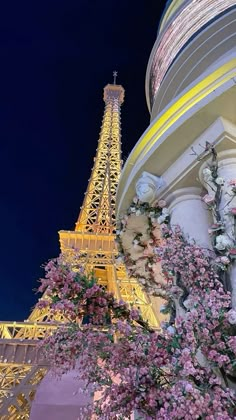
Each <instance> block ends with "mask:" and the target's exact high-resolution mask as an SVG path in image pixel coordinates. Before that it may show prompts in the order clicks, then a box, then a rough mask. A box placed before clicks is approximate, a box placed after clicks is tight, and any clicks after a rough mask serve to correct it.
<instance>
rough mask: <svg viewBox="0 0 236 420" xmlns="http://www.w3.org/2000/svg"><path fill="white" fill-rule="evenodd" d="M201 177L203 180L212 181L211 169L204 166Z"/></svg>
mask: <svg viewBox="0 0 236 420" xmlns="http://www.w3.org/2000/svg"><path fill="white" fill-rule="evenodd" d="M203 179H204V181H206V182H207V181H212V179H213V178H212V173H211V170H210V169H209V168H205V169H203Z"/></svg>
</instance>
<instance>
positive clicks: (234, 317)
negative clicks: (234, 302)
mask: <svg viewBox="0 0 236 420" xmlns="http://www.w3.org/2000/svg"><path fill="white" fill-rule="evenodd" d="M227 318H228V321H229V323H230V324H231V325H235V324H236V311H234V310H233V309H230V311H229V312H228V313H227Z"/></svg>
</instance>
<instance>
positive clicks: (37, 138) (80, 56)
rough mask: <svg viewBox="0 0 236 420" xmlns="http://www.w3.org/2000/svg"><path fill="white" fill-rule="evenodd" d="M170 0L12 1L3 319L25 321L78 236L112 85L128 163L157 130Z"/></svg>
mask: <svg viewBox="0 0 236 420" xmlns="http://www.w3.org/2000/svg"><path fill="white" fill-rule="evenodd" d="M164 7H165V0H109V1H108V0H55V1H53V0H47V1H44V0H41V1H32V0H29V1H26V0H23V1H19V0H12V1H5V2H2V4H1V13H0V54H1V65H0V85H1V86H0V107H1V109H0V139H1V141H0V148H1V152H0V180H1V181H0V197H1V199H0V220H1V253H0V281H1V294H0V319H1V320H24V319H26V318H27V316H28V314H29V312H30V310H31V308H32V306H33V305H34V304H35V302H36V300H37V298H38V296H36V295H35V294H34V292H33V289H34V288H36V287H37V279H38V278H39V277H40V276H41V275H42V274H43V271H42V270H41V268H40V266H41V265H42V263H44V262H45V261H47V260H48V259H49V258H51V257H55V256H57V255H58V253H59V241H58V233H57V232H58V231H59V230H61V229H65V230H70V229H74V225H75V222H76V220H77V217H78V213H79V208H80V206H81V205H82V200H83V196H84V191H85V190H86V187H87V182H88V178H89V176H90V171H91V168H92V164H93V157H94V155H95V149H96V147H97V140H98V134H99V130H100V126H101V119H102V115H103V109H104V107H103V100H102V93H103V87H104V86H105V85H106V84H107V83H109V82H112V71H113V70H118V73H119V75H118V80H117V82H118V83H121V84H122V85H123V86H124V88H125V90H126V98H125V104H124V105H123V107H122V133H123V136H122V143H123V145H122V148H123V158H124V159H126V158H127V156H128V154H129V153H130V151H131V150H132V147H133V146H134V145H135V143H136V142H137V141H138V139H139V137H140V136H141V134H142V133H143V131H144V130H145V129H146V128H147V125H148V123H149V114H148V110H147V106H146V101H145V92H144V82H145V72H146V66H147V62H148V58H149V54H150V51H151V49H152V46H153V44H154V42H155V38H156V34H157V28H158V23H159V20H160V16H161V13H162V11H163V9H164Z"/></svg>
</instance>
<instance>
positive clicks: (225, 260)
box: [220, 256, 230, 265]
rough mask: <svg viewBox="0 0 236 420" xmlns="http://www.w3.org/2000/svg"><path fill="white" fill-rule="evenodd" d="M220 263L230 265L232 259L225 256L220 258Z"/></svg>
mask: <svg viewBox="0 0 236 420" xmlns="http://www.w3.org/2000/svg"><path fill="white" fill-rule="evenodd" d="M220 262H221V263H222V264H225V265H228V264H229V263H230V259H229V258H228V257H225V256H223V257H220Z"/></svg>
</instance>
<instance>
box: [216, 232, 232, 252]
mask: <svg viewBox="0 0 236 420" xmlns="http://www.w3.org/2000/svg"><path fill="white" fill-rule="evenodd" d="M231 245H232V243H231V240H230V239H229V238H228V236H226V235H219V236H217V237H216V245H215V248H216V249H218V251H223V250H224V249H225V248H228V247H230V246H231Z"/></svg>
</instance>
